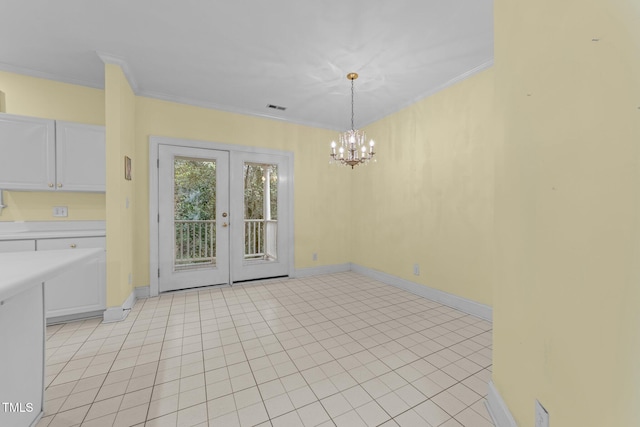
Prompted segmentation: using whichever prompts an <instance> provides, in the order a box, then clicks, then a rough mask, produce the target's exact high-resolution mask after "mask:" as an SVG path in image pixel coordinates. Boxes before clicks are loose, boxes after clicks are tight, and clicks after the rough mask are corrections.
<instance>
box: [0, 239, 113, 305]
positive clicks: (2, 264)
mask: <svg viewBox="0 0 640 427" xmlns="http://www.w3.org/2000/svg"><path fill="white" fill-rule="evenodd" d="M101 255H104V250H103V249H75V250H72V251H70V250H67V249H63V250H59V251H42V252H10V253H0V301H3V300H6V299H8V298H11V297H12V296H14V295H17V294H19V293H20V292H22V291H23V290H24V289H26V288H27V287H29V286H33V285H35V284H38V283H42V282H44V281H46V280H49V279H52V278H53V277H56V276H57V275H59V274H60V273H62V272H64V271H65V270H67V269H68V268H70V267H74V266H76V265H82V264H83V263H85V262H87V261H89V260H91V259H92V258H98V257H100V256H101Z"/></svg>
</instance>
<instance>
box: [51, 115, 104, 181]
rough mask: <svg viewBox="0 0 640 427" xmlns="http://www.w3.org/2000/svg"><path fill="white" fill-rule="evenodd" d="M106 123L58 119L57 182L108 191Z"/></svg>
mask: <svg viewBox="0 0 640 427" xmlns="http://www.w3.org/2000/svg"><path fill="white" fill-rule="evenodd" d="M105 156H106V154H105V133H104V127H102V126H91V125H83V124H79V123H69V122H61V121H56V186H57V187H58V189H59V190H66V191H105V179H106V178H105V177H106V173H107V172H106V161H105Z"/></svg>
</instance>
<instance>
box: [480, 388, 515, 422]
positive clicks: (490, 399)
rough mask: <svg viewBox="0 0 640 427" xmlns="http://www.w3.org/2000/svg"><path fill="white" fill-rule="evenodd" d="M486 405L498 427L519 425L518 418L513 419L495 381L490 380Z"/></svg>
mask: <svg viewBox="0 0 640 427" xmlns="http://www.w3.org/2000/svg"><path fill="white" fill-rule="evenodd" d="M485 405H486V406H487V411H489V415H490V416H491V418H492V419H493V424H495V425H496V427H518V424H517V423H516V420H514V419H513V415H511V412H510V411H509V407H507V404H506V403H505V401H504V400H503V399H502V396H500V393H499V392H498V389H497V388H496V386H495V384H493V381H489V384H488V391H487V400H486V401H485Z"/></svg>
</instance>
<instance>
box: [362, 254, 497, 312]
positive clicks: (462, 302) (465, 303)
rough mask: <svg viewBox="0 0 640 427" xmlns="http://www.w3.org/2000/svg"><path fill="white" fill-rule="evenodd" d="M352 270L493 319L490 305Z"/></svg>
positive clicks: (376, 273) (377, 273) (365, 270)
mask: <svg viewBox="0 0 640 427" xmlns="http://www.w3.org/2000/svg"><path fill="white" fill-rule="evenodd" d="M351 270H352V271H354V272H356V273H359V274H362V275H364V276H367V277H371V278H372V279H375V280H378V281H380V282H382V283H386V284H387V285H391V286H395V287H396V288H400V289H403V290H405V291H408V292H411V293H412V294H416V295H419V296H421V297H423V298H426V299H429V300H431V301H435V302H439V303H440V304H444V305H446V306H449V307H452V308H455V309H457V310H460V311H462V312H464V313H467V314H471V315H473V316H476V317H479V318H481V319H484V320H487V321H489V322H491V321H492V319H493V310H492V308H491V307H490V306H488V305H485V304H481V303H479V302H476V301H472V300H470V299H467V298H463V297H460V296H458V295H453V294H450V293H447V292H444V291H440V290H438V289H434V288H430V287H428V286H425V285H421V284H419V283H415V282H411V281H409V280H405V279H402V278H400V277H397V276H392V275H391V274H387V273H383V272H381V271H378V270H374V269H371V268H368V267H363V266H361V265H358V264H351Z"/></svg>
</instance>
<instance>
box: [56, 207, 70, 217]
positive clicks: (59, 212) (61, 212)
mask: <svg viewBox="0 0 640 427" xmlns="http://www.w3.org/2000/svg"><path fill="white" fill-rule="evenodd" d="M53 216H62V217H66V216H69V210H68V209H67V207H66V206H54V207H53Z"/></svg>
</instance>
